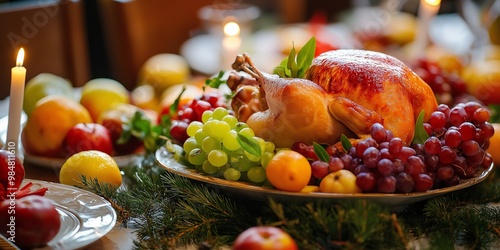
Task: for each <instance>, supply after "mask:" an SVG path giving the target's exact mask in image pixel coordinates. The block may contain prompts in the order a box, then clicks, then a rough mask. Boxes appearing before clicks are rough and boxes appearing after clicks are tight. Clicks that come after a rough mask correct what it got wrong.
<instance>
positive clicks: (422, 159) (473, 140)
mask: <svg viewBox="0 0 500 250" xmlns="http://www.w3.org/2000/svg"><path fill="white" fill-rule="evenodd" d="M488 120H489V111H488V110H487V109H486V108H485V107H483V106H482V105H480V104H479V103H477V102H467V103H465V104H459V105H457V106H455V107H453V108H451V109H450V108H449V107H448V106H447V105H445V104H441V105H439V106H438V109H437V110H436V111H435V112H433V113H432V114H431V116H430V120H429V122H428V123H424V124H423V125H424V128H425V130H426V131H427V133H428V135H429V138H428V139H427V140H426V141H425V143H424V144H411V145H410V146H405V145H404V144H403V141H402V140H401V139H400V138H397V137H394V136H393V134H392V133H391V131H389V130H386V129H385V128H384V127H383V126H382V125H381V124H378V123H376V124H374V125H373V126H372V127H371V131H370V133H371V137H369V138H366V139H363V140H360V141H358V142H357V144H355V145H354V146H352V147H351V148H350V149H349V151H348V152H347V153H343V152H342V151H341V150H339V149H338V148H337V147H336V146H335V145H329V146H327V147H326V148H325V150H326V152H327V153H328V155H329V156H330V159H329V161H328V162H324V161H321V160H319V157H318V156H317V155H316V152H315V150H314V147H313V146H312V145H307V144H304V143H301V142H298V143H295V144H294V145H293V146H292V149H293V150H295V151H297V152H299V153H301V154H302V155H304V156H305V157H306V158H308V159H310V162H311V169H312V175H313V177H312V178H311V184H316V183H318V181H319V180H321V179H322V178H324V177H325V176H326V175H327V174H329V173H330V172H335V171H338V170H340V169H347V170H349V171H351V172H353V173H354V174H355V175H356V184H357V185H358V187H359V188H360V189H361V190H362V191H363V192H379V193H410V192H425V191H427V190H429V189H434V188H441V187H448V186H453V185H457V184H459V182H460V180H462V179H467V178H472V177H475V176H476V175H477V174H478V173H479V172H481V171H482V170H484V169H485V168H487V167H489V166H490V165H491V163H492V158H491V155H489V154H488V153H487V152H486V149H487V148H488V145H489V138H490V137H491V136H493V133H494V129H493V127H492V125H491V124H490V123H488V122H487V121H488Z"/></svg>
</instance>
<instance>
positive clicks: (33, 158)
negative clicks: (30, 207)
mask: <svg viewBox="0 0 500 250" xmlns="http://www.w3.org/2000/svg"><path fill="white" fill-rule="evenodd" d="M26 119H27V117H26V114H25V113H24V112H23V113H22V115H21V124H23V125H24V123H25V122H26ZM8 122H9V117H8V116H4V117H2V118H1V119H0V145H1V146H2V147H3V144H4V143H3V142H4V141H5V140H6V137H7V124H8ZM19 150H20V152H22V155H23V157H24V162H27V163H31V164H34V165H37V166H41V167H47V168H52V169H54V168H55V169H60V168H61V167H62V165H63V164H64V162H65V161H66V159H64V158H53V157H44V156H38V155H30V154H28V153H26V152H24V149H23V145H22V144H21V140H19ZM139 155H140V154H128V155H120V156H113V159H114V160H115V161H116V164H117V165H118V167H120V168H123V167H127V166H129V165H130V163H131V162H135V159H136V156H139Z"/></svg>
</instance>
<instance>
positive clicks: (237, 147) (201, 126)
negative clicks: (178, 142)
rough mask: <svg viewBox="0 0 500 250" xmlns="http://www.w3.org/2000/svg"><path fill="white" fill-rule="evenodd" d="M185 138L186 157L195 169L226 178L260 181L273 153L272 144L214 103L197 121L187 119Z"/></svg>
mask: <svg viewBox="0 0 500 250" xmlns="http://www.w3.org/2000/svg"><path fill="white" fill-rule="evenodd" d="M186 132H187V134H188V136H189V137H188V138H187V139H186V141H185V142H184V144H183V149H184V152H185V158H186V160H187V161H188V162H189V163H190V164H192V165H193V166H195V168H196V169H197V170H198V171H201V172H203V173H206V174H209V175H213V176H216V177H219V178H225V179H227V180H233V181H237V180H243V181H249V182H252V183H256V184H262V183H264V181H265V180H266V172H265V168H266V166H267V163H268V162H269V160H271V158H272V157H273V156H274V155H275V145H274V143H272V142H269V141H265V140H264V139H262V138H260V137H256V136H255V134H254V132H253V130H252V129H251V128H249V127H248V125H247V124H246V123H244V122H239V121H238V119H237V118H236V117H235V116H233V115H231V114H230V113H229V111H228V110H227V109H225V108H222V107H218V108H215V109H214V110H213V111H212V110H207V111H205V112H203V114H202V116H201V121H193V122H191V123H190V124H189V125H188V126H187V129H186ZM239 136H243V137H244V138H247V139H248V140H251V141H252V142H254V145H257V147H258V148H259V149H260V153H257V154H256V153H255V152H251V151H250V150H248V148H246V147H251V146H248V145H247V144H245V146H246V147H244V146H242V143H240V140H239V139H238V138H239Z"/></svg>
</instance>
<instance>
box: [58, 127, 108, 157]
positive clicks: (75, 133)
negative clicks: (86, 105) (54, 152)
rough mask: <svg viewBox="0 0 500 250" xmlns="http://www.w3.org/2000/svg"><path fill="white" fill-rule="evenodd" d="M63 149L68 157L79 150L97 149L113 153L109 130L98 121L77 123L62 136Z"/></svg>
mask: <svg viewBox="0 0 500 250" xmlns="http://www.w3.org/2000/svg"><path fill="white" fill-rule="evenodd" d="M64 149H65V150H66V152H67V153H68V155H67V156H68V157H69V156H71V155H74V154H76V153H78V152H81V151H87V150H99V151H101V152H104V153H106V154H109V155H112V154H113V142H112V140H111V136H110V133H109V130H108V129H107V128H106V127H104V126H103V125H101V124H98V123H78V124H76V125H75V126H73V127H72V128H71V129H70V130H69V131H68V133H67V134H66V137H65V138H64Z"/></svg>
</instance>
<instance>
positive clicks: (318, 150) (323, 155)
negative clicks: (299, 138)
mask: <svg viewBox="0 0 500 250" xmlns="http://www.w3.org/2000/svg"><path fill="white" fill-rule="evenodd" d="M313 147H314V153H315V154H316V155H317V156H318V158H319V159H320V160H321V161H324V162H329V161H330V155H329V154H328V152H326V149H325V148H324V147H323V146H321V145H320V144H318V143H316V142H313Z"/></svg>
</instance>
